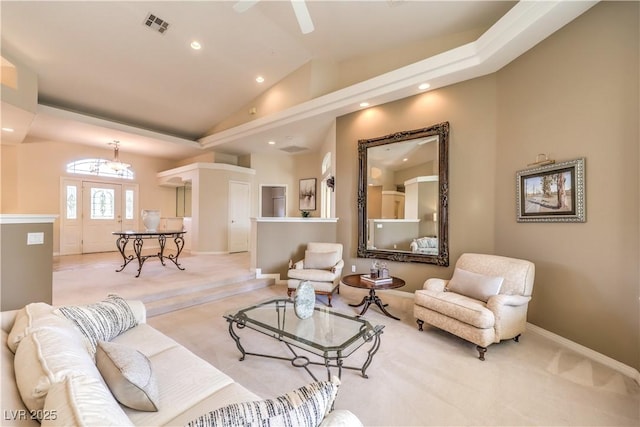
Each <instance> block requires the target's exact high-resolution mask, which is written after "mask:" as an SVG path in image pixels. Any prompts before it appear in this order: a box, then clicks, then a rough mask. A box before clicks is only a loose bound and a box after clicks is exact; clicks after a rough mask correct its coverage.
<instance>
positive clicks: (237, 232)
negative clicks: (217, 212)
mask: <svg viewBox="0 0 640 427" xmlns="http://www.w3.org/2000/svg"><path fill="white" fill-rule="evenodd" d="M249 190H250V189H249V183H248V182H237V181H230V182H229V227H228V230H229V231H228V233H229V240H228V243H227V245H228V247H229V248H228V250H229V252H246V251H248V250H249V231H250V229H251V221H250V219H249V214H250V212H249V197H250V191H249Z"/></svg>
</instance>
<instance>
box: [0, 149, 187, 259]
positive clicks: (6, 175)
mask: <svg viewBox="0 0 640 427" xmlns="http://www.w3.org/2000/svg"><path fill="white" fill-rule="evenodd" d="M0 150H1V153H2V170H1V171H0V174H1V180H0V185H1V191H2V206H1V207H0V208H1V209H2V211H1V212H0V213H28V214H59V211H60V188H59V187H60V177H64V176H73V177H74V178H79V177H83V178H82V179H85V178H86V180H87V181H101V179H100V178H96V177H90V176H86V177H84V176H83V175H70V174H67V173H66V170H65V169H66V164H67V163H69V162H72V161H74V160H79V159H83V158H89V157H99V158H106V159H110V158H112V157H113V150H111V149H110V148H108V147H105V149H101V148H98V147H92V146H89V145H80V144H71V143H65V142H54V141H38V140H33V139H31V140H30V141H29V142H23V143H22V144H19V145H15V146H7V145H2V146H0ZM120 159H121V160H122V161H123V162H127V163H130V164H131V166H132V169H133V170H134V171H135V180H134V181H133V182H134V183H137V184H139V205H140V208H141V209H160V212H161V215H162V216H175V206H176V203H175V197H176V196H175V189H174V188H166V187H160V186H158V184H157V179H156V174H157V173H158V172H161V171H163V170H167V169H170V168H172V167H173V166H174V163H173V162H172V161H169V160H165V159H157V158H152V157H142V156H138V155H135V154H131V153H127V152H126V151H122V150H120ZM107 181H108V180H107ZM112 181H113V182H122V181H121V180H112ZM127 182H130V181H127ZM5 191H6V192H5ZM138 213H139V212H138ZM53 234H54V239H53V251H54V253H58V252H59V250H60V220H59V219H57V220H56V221H55V223H54V225H53ZM114 249H115V240H114Z"/></svg>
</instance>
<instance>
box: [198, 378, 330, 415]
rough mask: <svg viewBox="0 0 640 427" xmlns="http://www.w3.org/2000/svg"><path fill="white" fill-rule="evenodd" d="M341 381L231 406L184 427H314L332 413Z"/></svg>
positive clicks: (327, 382) (324, 382) (321, 383)
mask: <svg viewBox="0 0 640 427" xmlns="http://www.w3.org/2000/svg"><path fill="white" fill-rule="evenodd" d="M339 385H340V380H338V378H336V377H333V379H332V380H331V381H323V382H315V383H311V384H309V385H306V386H304V387H301V388H299V389H297V390H294V391H292V392H289V393H287V394H284V395H282V396H279V397H276V398H275V399H268V400H258V401H254V402H242V403H233V404H231V405H228V406H225V407H223V408H219V409H216V410H215V411H211V412H209V413H207V414H205V415H202V416H200V417H198V418H196V419H195V420H193V421H191V422H190V423H189V424H187V427H213V426H217V427H220V426H227V427H235V426H245V427H246V426H252V427H253V426H256V427H257V426H263V427H264V426H272V427H273V426H291V427H316V426H318V425H320V423H321V422H322V420H323V419H324V417H325V416H326V415H327V414H328V413H329V412H330V411H331V408H332V407H333V401H334V400H335V398H336V394H337V393H338V386H339Z"/></svg>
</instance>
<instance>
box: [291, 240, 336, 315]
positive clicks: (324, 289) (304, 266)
mask: <svg viewBox="0 0 640 427" xmlns="http://www.w3.org/2000/svg"><path fill="white" fill-rule="evenodd" d="M343 267H344V261H343V260H342V244H340V243H324V242H309V243H308V244H307V249H306V251H305V253H304V259H302V260H300V261H298V262H296V263H294V264H292V266H291V268H290V269H289V272H288V273H287V276H288V280H287V295H289V297H291V295H292V294H293V293H294V292H295V291H296V289H297V288H298V285H299V284H300V283H302V282H304V281H307V280H308V281H309V282H311V285H313V288H314V289H315V291H316V294H317V295H318V294H319V295H326V296H327V300H328V304H327V305H328V306H329V307H331V296H332V295H333V293H334V292H337V293H340V277H341V275H342V268H343Z"/></svg>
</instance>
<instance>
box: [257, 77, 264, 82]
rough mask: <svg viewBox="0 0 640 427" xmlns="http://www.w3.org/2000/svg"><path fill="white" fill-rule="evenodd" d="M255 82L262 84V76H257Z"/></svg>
mask: <svg viewBox="0 0 640 427" xmlns="http://www.w3.org/2000/svg"><path fill="white" fill-rule="evenodd" d="M256 81H257V82H258V83H263V82H264V77H262V76H258V77H256Z"/></svg>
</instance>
